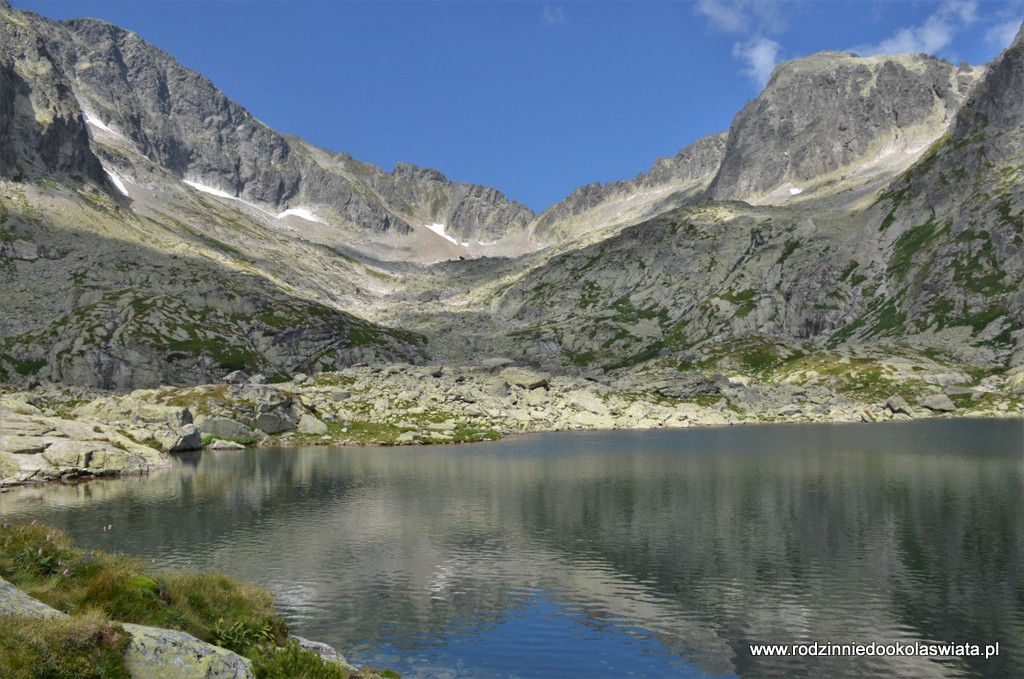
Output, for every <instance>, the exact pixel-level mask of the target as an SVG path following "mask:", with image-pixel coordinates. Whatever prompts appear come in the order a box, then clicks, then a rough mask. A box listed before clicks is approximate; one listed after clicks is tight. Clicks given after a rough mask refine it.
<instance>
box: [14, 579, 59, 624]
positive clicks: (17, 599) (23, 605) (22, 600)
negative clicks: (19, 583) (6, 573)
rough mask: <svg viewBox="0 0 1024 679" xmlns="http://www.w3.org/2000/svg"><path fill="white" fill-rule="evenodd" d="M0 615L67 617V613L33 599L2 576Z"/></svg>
mask: <svg viewBox="0 0 1024 679" xmlns="http://www.w3.org/2000/svg"><path fill="white" fill-rule="evenodd" d="M0 615H19V616H25V617H26V618H66V617H67V613H61V612H60V611H58V610H57V609H56V608H51V607H49V606H47V605H46V604H44V603H43V602H42V601H39V600H37V599H33V598H32V597H30V596H29V595H28V594H25V592H22V591H21V590H20V589H18V588H17V587H15V586H14V585H12V584H11V583H9V582H7V581H6V580H4V579H3V578H0Z"/></svg>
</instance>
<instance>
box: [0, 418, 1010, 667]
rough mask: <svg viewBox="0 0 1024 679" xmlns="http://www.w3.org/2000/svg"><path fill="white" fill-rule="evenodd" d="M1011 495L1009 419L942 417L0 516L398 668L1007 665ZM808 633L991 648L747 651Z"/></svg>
mask: <svg viewBox="0 0 1024 679" xmlns="http://www.w3.org/2000/svg"><path fill="white" fill-rule="evenodd" d="M1022 497H1024V423H1022V422H1021V421H1019V420H1017V421H950V420H945V421H934V422H915V423H900V424H888V425H795V426H786V425H770V426H752V427H733V428H728V429H705V430H678V431H658V432H604V433H594V432H588V433H578V434H576V433H573V434H567V433H563V434H551V435H534V436H522V437H516V438H512V439H509V440H505V441H502V442H499V443H495V444H480V445H463V446H457V447H417V448H378V449H355V448H348V449H337V448H335V449H324V448H321V449H315V448H307V449H259V450H246V451H244V452H230V451H223V452H212V451H210V452H203V453H201V454H196V455H193V456H189V457H182V458H179V459H178V462H177V464H176V466H175V467H174V468H173V469H170V470H166V471H162V472H155V473H153V474H151V475H149V476H146V477H137V478H125V479H116V480H103V481H94V482H89V483H85V484H77V485H60V486H47V487H40V488H27V489H21V490H19V491H17V492H13V493H10V494H8V495H6V496H0V513H2V514H3V515H4V517H5V518H8V517H10V518H29V517H31V518H36V519H40V520H43V521H48V522H51V523H54V524H57V525H59V526H61V527H65V528H67V529H69V530H70V531H71V532H72V533H73V534H74V535H76V536H77V537H78V539H79V540H80V541H81V542H82V543H83V544H86V545H89V546H96V547H104V548H107V549H122V550H124V551H127V552H131V553H135V554H138V555H140V556H142V557H144V558H146V559H153V560H155V564H154V568H165V569H166V568H196V569H204V570H205V569H217V570H223V571H226V572H229V573H231V574H233V575H236V576H238V577H240V578H243V579H246V580H251V581H254V582H258V583H260V584H263V585H265V586H267V587H268V588H270V589H271V590H272V591H273V592H274V595H275V597H276V599H277V601H278V602H279V605H280V607H281V609H282V610H283V611H284V612H285V613H287V614H288V615H289V617H290V618H291V620H292V621H293V622H292V627H293V631H295V632H296V633H298V634H301V635H303V636H307V637H311V638H316V639H321V640H323V641H326V642H328V643H331V644H334V645H336V646H338V647H339V648H341V649H344V650H345V651H347V652H348V655H349V656H350V659H351V660H353V661H355V662H357V663H370V664H374V665H377V666H386V667H393V668H395V669H397V670H398V671H400V672H402V674H403V676H404V677H553V676H559V677H596V676H621V675H629V676H645V677H672V676H677V677H691V676H694V677H700V676H709V675H711V676H722V675H724V676H733V675H738V676H743V677H819V676H834V677H848V676H849V677H852V676H858V677H864V676H867V677H961V676H963V677H971V676H979V677H1012V676H1024V669H1022V667H1024V641H1022V640H1024V573H1022V570H1024V502H1022V500H1021V498H1022ZM108 523H113V524H114V530H113V531H112V532H111V533H102V532H101V531H100V526H101V525H104V524H108ZM815 641H816V642H821V643H827V642H831V643H865V644H868V643H871V642H886V643H893V642H901V643H907V644H909V643H914V642H918V641H920V642H955V643H974V644H980V645H982V646H984V645H985V644H989V643H994V642H997V641H998V642H1000V655H999V656H998V657H996V658H991V659H988V660H986V659H984V658H949V659H928V658H912V657H911V658H885V657H882V658H879V657H867V658H846V657H824V658H800V659H786V658H755V657H752V656H751V654H750V652H749V645H750V644H782V643H793V642H808V643H809V642H815Z"/></svg>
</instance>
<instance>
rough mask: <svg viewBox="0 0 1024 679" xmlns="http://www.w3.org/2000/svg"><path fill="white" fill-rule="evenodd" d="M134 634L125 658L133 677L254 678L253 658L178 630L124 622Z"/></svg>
mask: <svg viewBox="0 0 1024 679" xmlns="http://www.w3.org/2000/svg"><path fill="white" fill-rule="evenodd" d="M122 627H124V629H125V631H126V632H128V633H129V634H131V635H132V639H131V641H130V642H129V643H128V648H127V649H126V650H125V654H124V660H125V665H126V666H127V667H128V671H129V672H130V673H131V675H132V679H252V677H254V676H255V675H254V674H253V671H252V662H251V661H250V660H249V659H248V658H243V657H242V656H240V655H238V654H237V653H232V652H231V651H229V650H227V649H224V648H221V647H219V646H214V645H213V644H208V643H206V642H205V641H200V640H199V639H196V638H195V637H194V636H192V635H191V634H187V633H185V632H181V631H178V630H169V629H161V628H158V627H145V626H143V625H131V624H128V623H125V624H123V625H122Z"/></svg>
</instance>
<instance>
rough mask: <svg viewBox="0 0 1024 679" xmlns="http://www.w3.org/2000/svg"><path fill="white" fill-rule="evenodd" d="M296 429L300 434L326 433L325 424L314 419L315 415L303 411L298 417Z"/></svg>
mask: <svg viewBox="0 0 1024 679" xmlns="http://www.w3.org/2000/svg"><path fill="white" fill-rule="evenodd" d="M298 430H299V433H300V434H317V435H321V434H326V433H327V425H326V424H324V423H323V422H321V421H320V420H318V419H316V417H315V416H313V415H310V414H309V413H304V414H303V415H302V416H301V417H300V418H299V426H298Z"/></svg>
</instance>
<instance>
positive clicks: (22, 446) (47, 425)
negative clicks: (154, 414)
mask: <svg viewBox="0 0 1024 679" xmlns="http://www.w3.org/2000/svg"><path fill="white" fill-rule="evenodd" d="M168 466H170V460H169V459H168V458H167V456H166V455H164V454H162V453H161V452H160V451H159V450H156V449H154V448H152V447H150V446H148V445H143V444H141V443H138V442H137V441H136V440H135V439H134V437H132V436H130V435H127V434H126V433H123V431H122V430H120V429H118V428H117V427H115V426H113V425H112V424H108V423H101V422H99V421H95V420H91V421H85V420H70V419H65V418H62V417H56V416H53V415H49V416H46V415H43V414H42V412H41V411H40V410H39V409H38V408H35V407H34V406H32V405H30V404H27V403H25V402H22V401H18V400H15V399H12V398H9V397H8V398H3V399H0V485H11V484H18V483H30V482H34V481H48V480H53V479H65V478H77V477H88V476H107V475H111V474H126V473H136V474H137V473H143V472H146V471H149V470H150V469H155V468H158V467H168Z"/></svg>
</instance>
